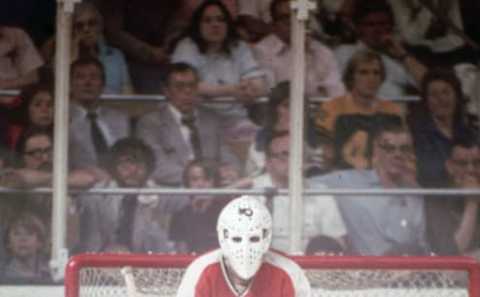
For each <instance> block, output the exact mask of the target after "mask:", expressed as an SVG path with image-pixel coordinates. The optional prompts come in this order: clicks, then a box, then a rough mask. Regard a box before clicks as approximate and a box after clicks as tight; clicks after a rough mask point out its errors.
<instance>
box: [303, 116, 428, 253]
mask: <svg viewBox="0 0 480 297" xmlns="http://www.w3.org/2000/svg"><path fill="white" fill-rule="evenodd" d="M372 163H373V169H371V170H344V171H338V172H334V173H332V174H329V175H326V176H323V177H320V178H314V179H312V180H311V184H312V186H313V187H314V188H315V187H318V185H321V186H323V185H327V186H328V187H331V188H342V189H345V188H351V189H398V188H416V187H418V184H417V181H416V170H415V168H416V167H415V156H414V150H413V142H412V138H411V136H410V133H409V131H408V130H406V129H405V128H404V127H403V126H402V125H397V124H393V123H392V124H387V125H384V126H383V127H379V128H378V130H377V131H376V133H375V134H374V135H373V156H372ZM337 203H338V205H339V208H340V212H341V214H342V216H343V219H344V221H345V224H346V226H347V231H348V235H349V238H348V242H349V244H350V245H351V248H352V252H353V253H355V254H360V255H376V256H381V255H406V254H408V255H421V254H426V253H428V252H429V251H430V248H429V247H428V244H427V241H426V236H425V216H424V200H423V197H420V196H411V195H374V196H372V195H361V194H360V195H345V196H341V197H337Z"/></svg>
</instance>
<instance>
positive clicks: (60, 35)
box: [50, 0, 79, 281]
mask: <svg viewBox="0 0 480 297" xmlns="http://www.w3.org/2000/svg"><path fill="white" fill-rule="evenodd" d="M75 2H79V1H78V0H77V1H76V0H58V5H57V24H56V35H55V38H56V40H55V116H54V123H55V125H54V126H55V127H54V144H53V152H54V154H53V206H52V207H53V209H52V252H51V260H50V268H51V273H52V277H53V279H54V280H56V281H58V280H61V279H62V278H63V276H64V271H65V266H66V264H67V261H68V250H67V247H66V237H67V236H66V235H67V230H66V226H67V215H66V214H67V207H68V199H67V182H66V181H67V174H68V172H67V170H68V169H67V163H68V153H67V148H68V100H69V84H70V41H71V27H72V12H73V6H74V3H75Z"/></svg>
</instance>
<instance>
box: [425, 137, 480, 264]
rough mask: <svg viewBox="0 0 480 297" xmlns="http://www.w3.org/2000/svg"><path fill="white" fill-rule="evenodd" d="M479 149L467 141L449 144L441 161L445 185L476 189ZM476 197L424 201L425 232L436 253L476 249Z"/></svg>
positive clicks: (479, 236)
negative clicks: (445, 155) (450, 146)
mask: <svg viewBox="0 0 480 297" xmlns="http://www.w3.org/2000/svg"><path fill="white" fill-rule="evenodd" d="M479 166H480V150H479V148H478V145H476V144H474V143H473V142H471V141H467V142H456V143H454V144H452V149H451V154H450V156H449V157H448V159H447V160H446V162H445V167H446V170H447V173H448V177H449V184H448V185H449V186H450V187H453V188H456V189H478V188H479V187H480V181H479V176H478V168H479ZM479 202H480V200H478V198H477V197H464V198H461V197H457V196H454V197H443V196H442V197H435V196H432V197H429V198H428V199H427V200H426V209H425V210H426V215H427V234H428V236H429V241H430V245H431V247H432V250H433V252H435V253H436V254H438V255H456V254H459V253H460V254H469V253H472V252H473V251H474V250H478V249H479V248H480V244H479V240H480V228H479V221H478V204H479Z"/></svg>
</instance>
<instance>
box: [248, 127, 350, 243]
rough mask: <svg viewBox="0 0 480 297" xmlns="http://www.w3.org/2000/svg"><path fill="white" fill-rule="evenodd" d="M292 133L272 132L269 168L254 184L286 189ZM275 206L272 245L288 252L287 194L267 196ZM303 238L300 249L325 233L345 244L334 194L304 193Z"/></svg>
mask: <svg viewBox="0 0 480 297" xmlns="http://www.w3.org/2000/svg"><path fill="white" fill-rule="evenodd" d="M289 145H290V136H289V134H288V132H285V131H284V132H279V133H273V134H272V135H271V136H270V137H269V139H268V141H267V144H266V147H265V148H266V151H265V153H266V172H265V173H264V174H262V175H260V176H258V177H255V178H253V180H252V188H255V189H259V188H275V189H287V188H288V181H289V169H288V168H289V164H288V162H289V156H290V146H289ZM265 203H266V204H267V207H269V208H270V209H272V217H273V237H272V247H273V248H275V249H277V250H280V251H284V252H288V250H289V246H288V238H289V232H290V229H289V222H288V220H286V218H287V217H288V213H289V211H290V209H289V207H290V202H289V197H288V196H281V195H280V196H274V197H268V198H267V201H265ZM303 203H304V208H303V238H302V245H301V249H302V250H303V251H305V249H306V247H307V244H308V242H309V241H310V239H311V238H313V237H316V236H318V235H324V236H328V237H330V238H332V240H334V241H336V242H338V244H340V245H341V246H342V247H344V246H345V241H344V237H345V236H346V234H347V232H346V229H345V226H344V223H343V220H342V217H341V216H340V212H339V211H338V208H337V204H336V202H335V200H334V198H333V197H331V196H305V197H304V198H303Z"/></svg>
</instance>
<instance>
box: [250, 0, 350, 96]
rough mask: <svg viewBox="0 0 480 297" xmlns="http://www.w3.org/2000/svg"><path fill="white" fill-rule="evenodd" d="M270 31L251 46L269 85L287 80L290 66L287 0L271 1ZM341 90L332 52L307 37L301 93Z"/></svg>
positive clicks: (339, 92) (335, 93)
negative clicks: (271, 23)
mask: <svg viewBox="0 0 480 297" xmlns="http://www.w3.org/2000/svg"><path fill="white" fill-rule="evenodd" d="M271 10H272V18H273V32H272V34H269V35H268V36H266V37H265V38H264V39H262V40H261V41H259V42H258V43H257V44H256V45H255V46H254V47H253V52H254V56H255V58H256V59H257V61H258V62H259V64H260V66H261V67H262V68H263V69H264V70H265V71H267V77H268V81H269V85H270V87H273V86H275V85H276V84H277V83H279V82H281V81H285V80H290V79H291V75H292V71H291V69H292V67H293V62H292V59H293V51H292V48H291V45H290V31H291V25H290V15H291V13H292V9H291V8H290V1H289V0H274V1H272V4H271ZM344 92H345V89H344V87H343V84H342V81H341V80H340V75H339V71H338V67H337V63H336V61H335V56H334V55H333V52H332V51H331V50H330V49H328V48H327V47H326V46H324V45H323V44H321V43H320V42H319V41H317V40H315V39H312V38H311V36H307V41H306V73H305V95H306V96H307V97H312V96H317V97H318V96H320V97H334V96H339V95H342V94H344Z"/></svg>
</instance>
